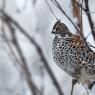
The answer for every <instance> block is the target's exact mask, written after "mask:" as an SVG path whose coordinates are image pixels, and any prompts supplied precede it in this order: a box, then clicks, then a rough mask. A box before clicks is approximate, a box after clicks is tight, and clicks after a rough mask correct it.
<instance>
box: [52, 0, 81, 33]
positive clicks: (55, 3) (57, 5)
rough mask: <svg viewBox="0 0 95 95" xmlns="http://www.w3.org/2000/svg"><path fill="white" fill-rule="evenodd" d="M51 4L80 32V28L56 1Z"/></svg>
mask: <svg viewBox="0 0 95 95" xmlns="http://www.w3.org/2000/svg"><path fill="white" fill-rule="evenodd" d="M51 2H52V3H53V4H54V5H55V6H56V7H57V8H58V9H59V10H60V11H61V12H62V13H63V14H64V15H65V16H66V17H67V19H68V20H69V21H70V22H71V23H72V24H73V26H74V27H75V29H76V30H77V31H78V32H80V30H79V28H78V27H77V26H76V25H75V23H74V22H73V21H72V20H71V19H70V17H69V16H68V15H67V14H66V13H65V11H64V10H63V9H62V8H61V6H60V4H59V3H58V2H57V1H56V0H54V1H53V0H51Z"/></svg>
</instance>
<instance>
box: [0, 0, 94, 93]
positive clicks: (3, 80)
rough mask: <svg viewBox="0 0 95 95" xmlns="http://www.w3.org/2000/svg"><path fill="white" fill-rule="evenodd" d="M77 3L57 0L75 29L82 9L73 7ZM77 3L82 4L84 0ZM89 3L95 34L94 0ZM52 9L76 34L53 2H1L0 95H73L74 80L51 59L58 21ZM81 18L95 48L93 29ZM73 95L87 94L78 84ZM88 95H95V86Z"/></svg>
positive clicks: (2, 0) (85, 18)
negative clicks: (53, 31)
mask: <svg viewBox="0 0 95 95" xmlns="http://www.w3.org/2000/svg"><path fill="white" fill-rule="evenodd" d="M47 1H48V3H47ZM53 1H56V0H53ZM74 1H75V0H57V2H58V3H59V5H60V6H61V7H62V9H63V10H64V11H65V12H66V14H67V15H68V17H69V18H70V19H71V20H72V21H73V22H74V23H75V25H79V24H80V16H79V15H80V7H79V6H78V5H77V6H76V5H74V4H73V2H74ZM76 1H77V3H79V4H81V0H76ZM84 1H85V0H84ZM87 1H89V2H88V3H89V8H90V15H91V18H92V21H93V27H94V31H95V5H94V4H95V0H87ZM48 4H49V5H48ZM49 7H50V8H51V9H52V10H53V12H54V14H55V15H56V16H57V18H58V19H60V20H61V21H62V22H63V23H65V24H66V25H67V27H68V28H69V30H70V31H71V32H72V33H74V34H77V31H76V29H75V28H74V26H73V24H72V23H71V22H70V20H68V18H67V17H66V16H65V15H64V14H63V13H62V12H61V11H60V9H59V8H57V7H56V6H55V4H53V3H52V0H0V95H70V92H71V86H72V78H71V77H70V76H69V75H67V74H66V73H65V72H64V71H62V70H61V69H60V68H59V67H58V66H57V65H56V64H55V63H54V61H53V57H52V42H53V39H54V35H53V34H51V31H52V28H53V26H54V24H55V22H56V21H57V20H56V18H55V17H54V14H53V13H52V11H51V9H50V8H49ZM83 7H85V5H84V3H83ZM75 9H76V10H75ZM82 17H83V19H82V20H83V29H82V30H83V36H84V37H87V41H88V42H89V43H90V44H91V45H93V46H95V43H94V36H93V35H92V32H91V31H92V28H93V27H92V28H91V27H90V24H89V23H90V22H89V19H88V17H87V14H86V13H85V12H84V11H83V16H82ZM92 49H93V50H95V48H92ZM73 95H88V94H87V90H86V89H85V88H84V87H83V86H82V85H81V84H77V85H76V86H75V88H74V93H73ZM89 95H95V87H94V86H93V88H92V89H91V90H89Z"/></svg>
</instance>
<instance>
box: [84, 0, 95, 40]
mask: <svg viewBox="0 0 95 95" xmlns="http://www.w3.org/2000/svg"><path fill="white" fill-rule="evenodd" d="M85 7H86V9H85V12H86V15H87V17H88V20H89V24H90V27H91V32H92V35H93V38H94V41H95V29H94V24H93V21H92V18H91V15H90V10H89V5H88V0H85ZM88 13H89V14H88Z"/></svg>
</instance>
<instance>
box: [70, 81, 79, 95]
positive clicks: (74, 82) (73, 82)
mask: <svg viewBox="0 0 95 95" xmlns="http://www.w3.org/2000/svg"><path fill="white" fill-rule="evenodd" d="M77 82H78V81H77V80H75V79H72V88H71V95H73V90H74V85H75V84H76V83H77Z"/></svg>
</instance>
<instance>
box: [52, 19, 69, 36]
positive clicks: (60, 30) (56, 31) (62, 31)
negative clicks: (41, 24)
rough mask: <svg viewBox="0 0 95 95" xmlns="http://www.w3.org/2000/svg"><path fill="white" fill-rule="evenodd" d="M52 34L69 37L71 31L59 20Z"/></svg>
mask: <svg viewBox="0 0 95 95" xmlns="http://www.w3.org/2000/svg"><path fill="white" fill-rule="evenodd" d="M52 33H53V34H59V35H63V36H64V35H66V34H67V35H69V33H70V31H69V29H68V28H67V26H66V25H65V24H63V23H61V21H60V20H58V21H57V22H56V23H55V24H54V26H53V29H52ZM70 34H71V33H70Z"/></svg>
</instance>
